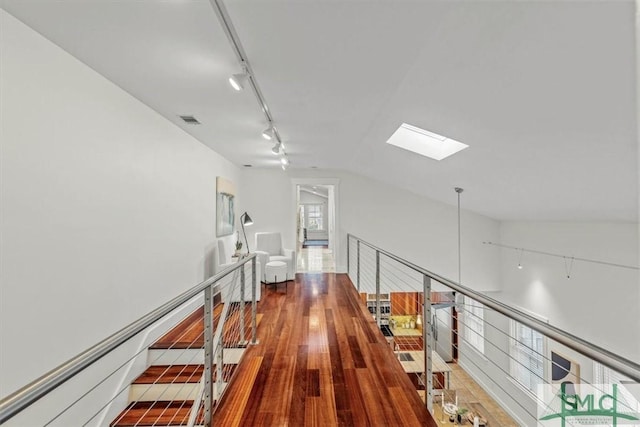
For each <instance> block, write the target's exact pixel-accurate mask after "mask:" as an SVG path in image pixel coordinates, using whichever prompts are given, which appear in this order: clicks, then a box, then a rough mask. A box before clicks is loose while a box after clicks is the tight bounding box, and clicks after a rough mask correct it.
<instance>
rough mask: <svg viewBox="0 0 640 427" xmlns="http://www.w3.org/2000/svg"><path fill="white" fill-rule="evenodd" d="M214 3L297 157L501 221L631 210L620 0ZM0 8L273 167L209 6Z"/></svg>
mask: <svg viewBox="0 0 640 427" xmlns="http://www.w3.org/2000/svg"><path fill="white" fill-rule="evenodd" d="M224 4H225V6H226V8H227V10H228V13H229V16H230V17H231V20H232V23H233V25H234V27H235V30H236V32H237V34H238V36H239V38H240V40H241V42H242V44H243V46H244V49H245V51H246V53H247V55H248V58H249V61H250V63H251V65H252V68H253V71H254V75H255V78H256V80H257V82H258V84H259V85H260V88H261V90H262V92H263V94H264V96H265V98H266V100H267V102H268V104H269V106H270V109H271V112H272V113H273V116H274V119H275V123H276V125H277V127H278V130H279V132H280V134H281V135H282V138H283V140H284V142H285V144H286V147H287V151H288V153H289V155H290V159H291V163H292V164H291V168H292V169H296V168H309V167H312V166H315V167H318V168H323V169H344V170H348V171H352V172H355V173H358V174H361V175H364V176H368V177H371V178H374V179H377V180H381V181H385V182H388V183H390V184H392V185H396V186H398V187H400V188H405V189H408V190H410V191H412V192H415V193H418V194H421V195H424V196H426V197H430V198H433V199H436V200H440V201H443V202H446V203H455V200H456V199H455V193H454V192H453V187H455V186H460V187H464V188H465V193H464V207H466V208H468V209H471V210H473V211H476V212H479V213H482V214H486V215H488V216H491V217H493V218H496V219H506V220H510V219H512V220H518V219H532V220H578V221H583V220H613V221H618V220H621V221H637V220H638V177H639V175H638V135H637V132H638V129H637V128H638V125H637V121H638V118H637V104H636V102H637V100H636V94H637V91H636V84H637V70H636V54H635V37H636V35H635V29H634V19H635V5H634V2H633V1H632V0H628V1H611V2H582V1H552V2H543V1H491V2H473V1H428V0H421V1H417V0H416V1H409V0H396V1H380V0H369V1H367V0H363V1H350V0H343V1H337V0H333V1H329V0H313V1H312V0H226V1H225V3H224ZM0 5H2V7H3V8H4V9H5V10H7V11H8V12H9V13H11V14H13V15H14V16H16V17H17V18H18V19H20V20H22V21H23V22H25V23H26V24H27V25H29V26H31V27H32V28H34V29H35V30H37V31H39V32H40V33H42V34H43V35H44V36H45V37H47V38H49V39H50V40H52V41H53V42H54V43H56V44H58V45H59V46H61V47H62V48H63V49H65V50H67V51H68V52H69V53H71V54H72V55H74V56H75V57H77V58H78V59H80V60H81V61H83V62H84V63H86V64H87V65H89V66H90V67H92V68H93V69H95V70H96V71H98V72H99V73H101V74H103V75H104V76H105V77H107V78H108V79H110V80H112V81H113V82H114V83H115V84H117V85H119V86H120V87H122V88H123V89H124V90H126V91H128V92H129V93H130V94H132V95H133V96H134V97H136V98H138V99H139V100H141V101H142V102H144V103H146V104H147V105H149V106H150V107H151V108H153V109H155V110H156V111H157V112H158V113H160V114H162V115H163V116H165V117H166V118H167V119H168V120H170V121H172V122H174V123H175V124H176V125H178V126H180V127H182V128H183V129H184V130H185V131H187V132H188V133H190V134H192V135H193V136H194V137H196V138H197V139H199V140H200V141H201V142H202V143H204V144H206V145H208V146H209V147H211V148H212V149H213V150H215V151H217V152H219V153H220V154H222V155H224V156H225V157H227V158H228V159H230V160H231V161H233V162H234V163H236V164H238V165H244V164H252V165H254V167H274V168H275V167H278V165H279V163H278V160H277V159H276V158H275V156H273V154H271V151H270V150H271V146H272V144H269V143H268V142H266V141H265V140H263V139H262V138H261V137H260V132H261V131H262V130H263V129H264V128H265V127H266V125H267V123H266V121H265V119H264V116H263V114H262V112H261V110H260V108H259V106H258V104H257V102H256V100H255V98H254V96H253V94H252V93H251V92H250V91H248V90H245V91H242V92H235V91H233V90H232V89H231V87H230V86H229V85H228V83H227V79H228V77H229V76H230V75H231V74H232V73H237V72H239V71H240V64H239V63H238V61H237V59H236V57H235V55H234V53H233V51H232V49H231V47H230V44H229V40H228V39H227V37H226V35H225V33H224V32H223V30H222V27H221V25H220V22H219V20H218V18H217V16H216V14H215V13H214V11H213V8H212V6H211V4H210V2H209V1H208V0H191V1H190V0H145V1H112V0H0ZM43 72H46V69H44V70H43ZM180 114H192V115H195V116H196V117H197V118H198V119H199V120H200V121H201V122H202V124H201V125H199V126H193V125H191V126H190V125H187V124H185V123H183V122H182V121H181V120H180V119H179V118H178V115H180ZM75 119H77V118H75ZM402 122H406V123H410V124H412V125H415V126H419V127H422V128H424V129H428V130H430V131H433V132H436V133H439V134H442V135H446V136H448V137H451V138H453V139H455V140H458V141H461V142H464V143H465V144H468V145H469V148H468V149H466V150H464V151H462V152H460V153H458V154H456V155H454V156H452V157H450V158H447V159H445V160H442V161H440V162H438V161H435V160H431V159H428V158H424V157H420V156H417V155H415V154H412V153H409V152H407V151H404V150H401V149H399V148H396V147H392V146H389V145H388V144H386V143H385V142H386V140H387V139H388V137H389V136H390V135H391V134H392V133H393V132H394V131H395V129H396V128H397V127H398V126H399V125H400V124H401V123H402Z"/></svg>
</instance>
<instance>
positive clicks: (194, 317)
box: [149, 302, 259, 350]
mask: <svg viewBox="0 0 640 427" xmlns="http://www.w3.org/2000/svg"><path fill="white" fill-rule="evenodd" d="M231 304H233V305H234V307H231V309H230V313H229V318H228V319H227V323H226V324H225V328H224V343H225V347H229V348H233V347H239V346H238V342H239V341H240V336H239V332H238V327H237V325H238V315H239V314H238V311H239V309H238V307H237V306H238V305H239V303H235V302H234V303H231ZM223 307H224V304H217V305H216V306H215V307H214V309H213V327H214V328H216V327H217V326H218V321H219V320H220V316H221V315H222V309H223ZM244 308H245V319H246V320H247V321H246V322H245V337H246V339H248V338H249V337H251V321H250V320H249V319H250V318H251V304H250V303H246V304H245V307H244ZM203 319H204V306H203V307H200V308H198V309H197V310H195V311H194V312H193V313H191V314H190V315H189V316H187V317H186V318H185V319H184V320H183V321H182V322H180V323H179V324H178V325H176V326H175V327H174V328H172V329H171V330H170V331H169V332H167V333H166V334H165V335H163V336H162V337H160V338H159V339H158V340H157V341H156V342H155V343H153V344H152V345H151V346H150V347H149V348H150V349H151V350H166V349H176V350H184V349H201V348H204V321H203ZM257 321H259V318H258V320H257Z"/></svg>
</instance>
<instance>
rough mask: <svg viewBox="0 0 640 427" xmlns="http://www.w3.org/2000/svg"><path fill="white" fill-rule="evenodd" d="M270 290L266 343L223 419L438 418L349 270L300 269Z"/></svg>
mask: <svg viewBox="0 0 640 427" xmlns="http://www.w3.org/2000/svg"><path fill="white" fill-rule="evenodd" d="M262 295H263V298H262V301H261V302H260V304H259V305H258V310H259V312H260V314H262V319H261V322H260V325H259V327H258V339H259V340H260V342H259V345H256V346H250V347H249V348H248V349H247V350H246V353H245V355H244V357H243V361H242V363H241V364H240V365H239V366H238V367H237V369H236V372H235V375H234V377H233V379H232V380H231V382H230V384H229V386H228V389H227V392H226V393H225V395H224V397H223V399H222V400H221V402H220V404H219V406H218V408H217V410H216V412H215V414H214V424H215V425H223V426H281V425H289V426H334V425H341V426H436V423H435V422H434V421H433V419H432V418H431V416H430V415H429V413H428V412H427V410H426V409H425V407H424V404H423V402H421V401H420V399H419V397H418V394H417V393H416V390H415V388H414V386H413V385H412V383H411V381H410V380H409V377H408V376H407V375H406V374H405V373H404V371H403V369H402V366H401V365H400V362H398V360H397V358H396V357H395V355H394V353H393V351H392V349H391V347H390V346H389V345H388V344H387V342H386V340H385V339H384V337H383V336H382V333H381V332H380V331H379V330H378V329H377V327H376V325H375V323H374V321H373V320H372V319H371V316H370V315H369V313H368V311H367V309H366V307H365V306H364V304H363V303H362V302H361V300H360V298H359V296H358V294H357V292H356V291H355V289H354V288H353V285H352V284H351V282H350V280H349V278H348V277H347V276H346V275H344V274H333V273H324V274H309V273H307V274H303V275H298V276H297V279H296V281H295V284H294V285H293V286H292V284H289V291H288V292H287V293H282V292H276V291H273V290H271V289H264V291H263V294H262Z"/></svg>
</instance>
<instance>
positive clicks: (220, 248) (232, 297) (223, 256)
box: [213, 237, 264, 302]
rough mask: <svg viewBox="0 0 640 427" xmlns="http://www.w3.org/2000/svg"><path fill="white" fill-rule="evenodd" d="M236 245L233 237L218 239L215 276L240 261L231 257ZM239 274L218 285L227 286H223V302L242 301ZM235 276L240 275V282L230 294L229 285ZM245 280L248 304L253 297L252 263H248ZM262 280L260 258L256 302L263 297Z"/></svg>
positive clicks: (214, 262)
mask: <svg viewBox="0 0 640 427" xmlns="http://www.w3.org/2000/svg"><path fill="white" fill-rule="evenodd" d="M234 244H235V240H234V238H233V237H223V238H220V239H218V242H217V244H216V246H215V247H214V248H213V273H214V274H216V273H219V272H220V271H222V270H224V269H225V268H227V267H229V266H230V265H232V264H234V263H236V262H237V261H238V258H232V257H231V255H232V254H233V253H234V251H233V250H232V248H233V246H234ZM262 265H264V264H262ZM239 274H240V273H232V274H231V275H229V276H227V277H226V278H224V279H222V280H221V281H220V283H218V285H224V284H226V286H222V300H223V302H232V301H240V279H239ZM234 275H238V276H237V280H238V282H237V284H236V285H235V286H234V290H233V292H230V286H229V285H228V283H229V282H230V280H231V278H233V277H234ZM244 278H245V302H248V301H251V296H252V294H251V262H248V263H246V264H245V271H244ZM261 278H262V272H261V263H260V258H258V260H257V263H256V279H257V281H258V283H257V284H256V301H259V300H260V296H261V292H260V290H261V286H260V281H261Z"/></svg>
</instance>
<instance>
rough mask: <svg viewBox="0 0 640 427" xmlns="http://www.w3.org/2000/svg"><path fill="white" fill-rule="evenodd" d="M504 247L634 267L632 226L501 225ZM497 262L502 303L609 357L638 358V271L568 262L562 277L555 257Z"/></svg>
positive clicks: (507, 255) (506, 254)
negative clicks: (512, 304) (542, 319)
mask: <svg viewBox="0 0 640 427" xmlns="http://www.w3.org/2000/svg"><path fill="white" fill-rule="evenodd" d="M500 230H501V241H502V243H504V244H507V245H511V246H517V247H522V248H527V249H536V250H539V251H543V252H550V253H556V254H562V255H571V256H575V257H580V258H587V259H594V260H600V261H607V262H612V263H617V264H624V265H630V266H633V265H637V260H638V239H637V236H638V224H633V223H565V222H561V223H544V222H543V223H539V222H538V223H536V222H504V223H502V226H501V228H500ZM496 251H498V252H501V256H502V275H503V282H504V293H505V294H506V295H505V298H507V299H509V300H512V301H513V302H515V303H516V304H518V305H520V306H522V307H524V308H526V309H528V310H531V311H533V312H535V313H538V314H539V315H541V316H543V317H545V318H548V319H549V322H550V323H551V324H553V325H555V326H558V327H560V328H563V329H566V330H567V331H569V332H571V333H573V334H575V335H577V336H580V337H582V338H585V339H586V340H588V341H591V342H594V343H597V344H598V345H600V346H602V347H605V348H607V349H608V350H611V351H613V352H615V353H618V354H621V355H626V357H628V358H631V359H632V360H640V316H638V302H639V301H640V280H639V276H638V270H634V269H626V268H619V267H612V266H607V265H601V264H594V263H587V262H580V261H575V262H574V264H573V269H572V271H571V279H567V277H566V276H567V273H566V268H565V263H564V260H563V259H562V258H554V257H549V256H545V255H538V254H532V253H527V252H525V253H524V255H523V258H522V265H523V269H522V270H519V269H518V268H517V264H518V261H517V253H516V252H515V251H513V250H508V249H496Z"/></svg>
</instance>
